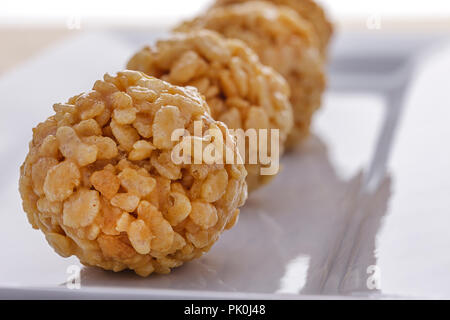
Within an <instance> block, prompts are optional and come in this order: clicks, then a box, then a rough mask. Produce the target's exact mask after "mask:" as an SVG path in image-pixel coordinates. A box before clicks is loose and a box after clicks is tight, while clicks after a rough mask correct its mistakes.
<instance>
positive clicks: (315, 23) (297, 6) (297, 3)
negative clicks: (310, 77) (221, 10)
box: [214, 0, 333, 57]
mask: <svg viewBox="0 0 450 320" xmlns="http://www.w3.org/2000/svg"><path fill="white" fill-rule="evenodd" d="M247 1H249V0H217V1H216V3H215V4H214V6H215V7H219V6H226V5H229V4H235V3H242V2H247ZM267 1H269V2H272V3H274V4H277V5H283V6H288V7H290V8H292V9H294V10H295V11H297V13H298V14H299V15H300V16H301V17H302V18H303V19H305V20H306V21H308V22H309V23H311V26H312V27H313V29H314V32H315V33H316V35H317V36H318V39H319V48H320V51H321V52H322V55H323V56H324V57H325V56H326V53H327V48H328V44H329V42H330V38H331V36H332V35H333V25H332V24H331V22H330V21H329V19H328V18H327V15H326V13H325V11H324V10H323V8H322V7H321V6H320V5H319V4H317V3H316V2H315V1H314V0H267Z"/></svg>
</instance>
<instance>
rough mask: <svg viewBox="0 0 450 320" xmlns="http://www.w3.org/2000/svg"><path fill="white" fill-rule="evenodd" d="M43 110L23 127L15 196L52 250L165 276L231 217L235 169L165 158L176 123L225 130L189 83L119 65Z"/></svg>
mask: <svg viewBox="0 0 450 320" xmlns="http://www.w3.org/2000/svg"><path fill="white" fill-rule="evenodd" d="M53 108H54V110H55V115H53V116H51V117H49V118H48V119H47V120H46V121H45V122H42V123H40V124H39V125H38V126H37V127H36V128H34V129H33V139H32V141H31V142H30V146H29V148H30V150H29V153H28V155H27V157H26V159H25V162H24V164H23V165H22V167H21V169H20V172H21V176H20V194H21V196H22V200H23V208H24V210H25V212H26V213H27V216H28V220H29V222H30V223H31V224H32V226H33V227H34V228H36V229H40V230H41V231H42V232H43V233H44V234H45V237H46V239H47V241H48V243H49V244H50V245H51V246H52V247H53V248H54V249H55V251H56V252H57V253H58V254H60V255H61V256H63V257H69V256H71V255H76V256H77V257H78V258H79V259H80V261H81V262H82V263H83V264H85V265H88V266H97V267H101V268H103V269H107V270H113V271H120V270H124V269H132V270H134V271H135V272H136V273H137V274H138V275H141V276H148V275H149V274H151V273H152V272H157V273H168V272H170V270H171V268H174V267H177V266H180V265H181V264H183V262H185V261H189V260H191V259H194V258H197V257H200V256H201V255H202V254H203V253H204V252H207V251H208V250H209V249H210V247H211V246H212V245H213V243H214V242H215V241H216V240H217V239H218V237H219V235H220V234H221V232H222V231H223V230H224V229H228V228H231V227H232V226H233V224H234V223H235V222H236V220H237V218H238V214H239V209H238V208H239V207H240V206H242V205H243V203H244V201H245V199H246V195H247V189H246V183H245V176H246V171H245V168H244V166H243V165H234V164H216V163H213V164H206V163H199V164H179V165H178V164H175V162H174V161H172V157H171V151H172V150H173V148H174V144H175V142H173V141H172V139H171V132H173V130H175V129H177V128H180V129H182V128H186V130H188V131H187V132H189V134H191V133H192V128H191V127H192V123H193V122H194V121H199V123H200V124H201V125H202V126H203V129H204V130H205V129H207V128H209V129H218V130H220V132H222V134H223V135H224V137H226V136H228V135H229V134H228V129H227V128H226V127H225V125H223V124H222V123H220V122H217V121H214V120H213V119H212V118H211V117H210V115H209V113H208V106H207V104H206V102H205V101H204V99H203V98H202V97H201V96H200V95H199V94H198V92H197V90H196V89H195V88H181V87H177V86H174V85H171V84H169V83H167V82H164V81H162V80H159V79H156V78H153V77H149V76H147V75H144V74H143V73H140V72H136V71H123V72H119V73H117V75H115V76H110V75H108V74H106V75H105V76H104V80H99V81H96V82H95V84H94V87H93V90H92V91H90V92H88V93H84V94H80V95H77V96H75V97H73V98H71V99H69V101H68V102H67V103H64V104H55V105H54V107H53ZM185 138H186V139H187V138H192V139H194V138H196V137H193V136H192V135H188V134H187V135H186V136H185ZM197 138H201V137H197ZM230 139H231V140H230V141H232V138H231V137H230ZM183 141H184V140H183ZM228 147H229V148H231V150H234V152H235V153H236V156H238V154H237V151H236V149H235V148H233V146H230V145H229V146H228Z"/></svg>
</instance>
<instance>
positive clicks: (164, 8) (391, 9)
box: [0, 0, 450, 26]
mask: <svg viewBox="0 0 450 320" xmlns="http://www.w3.org/2000/svg"><path fill="white" fill-rule="evenodd" d="M211 2H212V0H189V1H187V0H163V1H160V0H158V1H155V0H144V1H142V0H127V1H123V0H121V1H116V0H98V1H93V0H65V1H60V0H41V1H35V0H2V2H1V6H0V26H8V25H14V26H17V25H19V26H20V25H33V26H49V25H51V26H58V25H59V26H64V25H65V24H67V21H68V20H70V19H73V18H74V17H75V18H76V19H80V20H81V21H82V23H83V24H84V25H86V26H123V25H126V26H148V25H150V26H165V25H169V24H172V23H174V22H176V21H178V20H180V19H182V18H186V17H189V16H193V15H195V14H196V13H198V12H200V11H202V10H204V9H205V8H206V7H207V6H208V5H209V4H210V3H211ZM319 2H321V3H322V4H323V5H324V6H325V7H326V8H327V11H328V12H329V14H330V16H331V17H332V18H333V20H335V21H337V22H342V21H345V20H355V19H366V18H367V17H369V16H371V15H374V14H376V15H380V16H381V17H382V18H383V19H387V20H392V19H393V20H396V19H399V20H404V19H408V20H414V19H440V20H442V19H448V20H449V21H450V1H448V0H428V1H423V0H410V1H407V0H395V1H392V0H338V1H336V0H321V1H319Z"/></svg>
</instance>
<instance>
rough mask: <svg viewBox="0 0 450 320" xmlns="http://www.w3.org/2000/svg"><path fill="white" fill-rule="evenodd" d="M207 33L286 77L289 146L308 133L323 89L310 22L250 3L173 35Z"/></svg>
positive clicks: (285, 10) (282, 10)
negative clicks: (236, 42) (239, 44)
mask: <svg viewBox="0 0 450 320" xmlns="http://www.w3.org/2000/svg"><path fill="white" fill-rule="evenodd" d="M198 29H210V30H214V31H217V32H219V33H221V34H222V35H224V36H226V37H227V38H236V39H240V40H242V41H244V42H245V43H246V44H247V45H249V46H250V47H251V48H252V49H253V50H254V51H255V52H256V53H257V54H258V56H259V58H260V60H261V62H262V63H264V64H266V65H269V66H271V67H273V68H274V69H275V70H276V71H278V72H279V73H280V74H281V75H283V76H284V77H285V79H286V80H287V82H288V83H289V86H290V88H291V98H290V101H291V104H292V109H293V113H294V127H293V129H292V131H291V133H290V135H289V137H288V139H287V143H286V146H287V147H288V148H290V147H293V146H295V145H296V144H298V143H299V142H301V141H303V140H304V139H305V138H306V137H307V136H308V135H309V129H310V125H311V120H312V117H313V115H314V112H315V111H316V110H317V109H318V108H319V107H320V104H321V96H322V93H323V91H324V89H325V82H326V81H325V75H324V62H323V58H322V55H321V53H320V49H319V41H318V39H317V36H316V34H315V33H314V31H313V29H312V26H311V24H310V23H309V22H308V21H306V20H305V19H303V18H302V17H300V16H299V15H298V13H297V12H296V11H294V10H293V9H291V8H289V7H286V6H277V5H275V4H272V3H270V2H261V1H251V2H244V3H239V4H233V5H228V6H224V7H216V8H212V9H211V10H209V11H208V12H206V13H205V14H204V15H201V16H199V17H197V18H195V19H194V20H192V21H187V22H184V23H182V24H181V25H180V26H178V27H176V28H175V30H176V31H182V32H189V31H191V30H198Z"/></svg>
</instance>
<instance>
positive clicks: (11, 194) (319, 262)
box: [0, 33, 450, 299]
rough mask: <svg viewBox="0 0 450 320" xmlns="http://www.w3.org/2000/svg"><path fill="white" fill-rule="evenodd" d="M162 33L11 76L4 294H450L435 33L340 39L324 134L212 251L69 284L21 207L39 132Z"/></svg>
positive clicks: (93, 40)
mask: <svg viewBox="0 0 450 320" xmlns="http://www.w3.org/2000/svg"><path fill="white" fill-rule="evenodd" d="M155 37H156V35H147V36H146V35H143V34H134V35H130V34H127V33H86V34H82V35H81V36H78V37H74V38H71V39H69V40H67V41H65V42H63V43H61V44H59V45H57V46H55V47H52V48H50V49H48V50H47V51H46V52H44V53H42V54H41V55H39V56H38V57H36V58H34V59H33V60H30V61H29V62H27V63H25V64H24V65H22V66H21V67H19V68H17V69H15V70H14V71H12V72H10V73H8V74H6V75H4V76H3V77H2V78H0V106H1V108H2V109H1V110H2V117H1V118H0V134H1V135H0V152H1V155H2V157H1V158H0V165H1V169H2V175H1V177H2V181H1V184H0V203H1V204H2V210H1V211H0V215H1V218H2V219H1V221H2V231H1V233H0V244H1V250H0V262H1V263H0V297H1V298H21V297H22V298H268V299H273V298H293V299H298V298H336V297H340V298H344V297H363V298H364V297H365V298H367V297H370V298H373V297H397V296H403V297H411V298H412V297H425V298H427V297H450V257H449V256H448V255H447V254H446V253H447V252H448V248H449V245H450V233H449V232H447V228H448V225H449V224H450V196H449V195H450V168H449V164H450V148H449V147H448V139H449V138H450V126H449V125H448V124H447V123H448V119H449V116H450V109H449V108H448V105H447V104H448V101H449V100H450V99H449V98H450V93H449V92H448V88H447V89H446V88H445V83H447V84H448V80H447V75H448V70H450V59H448V58H447V57H446V55H445V54H442V53H441V54H438V55H434V56H432V58H426V57H423V58H421V57H416V54H415V53H419V49H421V48H426V47H427V44H428V42H430V41H431V40H433V41H434V40H435V39H430V38H424V39H416V38H414V39H413V38H405V37H400V36H397V37H395V36H391V37H386V36H380V35H379V34H378V35H369V34H364V35H361V34H359V35H343V36H340V37H338V38H337V40H336V43H335V46H334V50H333V52H332V58H331V67H330V72H331V76H330V89H329V91H328V92H327V93H326V95H325V98H324V104H323V107H322V109H321V110H320V111H319V112H318V114H317V116H316V119H315V124H314V129H313V132H314V134H313V135H312V136H311V138H310V139H309V140H308V141H307V142H306V143H305V144H304V145H303V146H302V147H300V148H298V149H297V150H295V151H293V152H291V153H289V154H287V155H286V156H285V157H284V158H283V160H282V172H281V173H280V174H279V175H278V176H277V177H276V178H275V179H274V181H273V183H272V184H270V185H268V186H267V187H265V188H263V189H261V190H258V191H257V192H255V193H254V194H252V195H251V196H250V198H249V200H248V201H247V203H246V205H245V207H244V208H243V209H242V211H241V216H240V219H239V223H238V224H237V226H236V227H235V228H233V229H232V230H230V231H227V232H225V233H224V234H223V236H222V237H221V239H220V241H218V243H217V244H216V245H215V246H214V247H213V248H212V250H211V251H210V252H209V253H207V254H206V255H204V257H202V258H201V259H198V260H196V261H192V262H190V263H187V264H186V265H184V266H182V267H180V268H178V269H176V270H174V271H173V272H172V273H171V274H170V275H152V276H151V277H148V278H145V279H143V278H140V277H138V276H136V275H134V274H133V273H132V272H121V273H113V272H107V271H103V270H100V269H96V268H82V270H81V288H80V289H78V290H77V289H73V290H71V289H69V288H67V287H66V285H65V283H66V281H67V280H68V279H69V278H68V277H69V276H70V268H69V267H70V266H71V265H76V266H79V263H78V261H77V259H76V258H74V257H72V258H68V259H63V258H61V257H59V256H58V255H56V254H55V253H54V252H53V250H52V249H51V248H50V247H49V246H48V245H47V243H46V241H45V239H44V237H43V235H42V234H41V233H40V232H39V231H35V230H32V229H31V227H30V225H29V224H28V222H27V220H26V216H25V214H24V213H23V210H22V208H21V200H20V196H19V193H18V190H17V189H18V187H17V185H18V178H19V166H20V164H21V163H22V162H23V160H24V158H25V154H26V152H27V144H28V141H29V140H30V138H31V128H32V127H34V126H35V125H36V124H37V123H38V122H40V121H43V120H44V119H45V118H46V117H47V116H49V115H50V114H51V113H52V108H51V107H52V104H53V103H55V102H62V101H65V100H66V99H67V98H68V97H70V96H72V95H75V94H77V93H79V92H82V91H86V90H89V89H90V88H91V87H92V85H93V83H94V81H95V80H96V79H99V78H101V77H102V75H103V74H104V73H105V72H115V71H118V70H120V69H122V68H124V65H125V62H126V60H127V59H128V58H129V57H130V55H131V54H132V53H133V51H135V50H137V49H138V48H139V47H140V44H142V43H145V42H151V41H152V40H153V39H154V38H155ZM398 41H403V42H402V43H403V45H398V46H396V48H397V49H398V48H400V49H401V50H393V49H392V44H393V43H395V44H398ZM370 48H372V49H370ZM443 48H444V47H443ZM442 50H444V52H446V53H447V56H448V53H449V52H450V50H449V49H448V48H446V49H445V48H444V49H442ZM445 50H447V51H445ZM412 53H414V55H412ZM410 58H414V59H410ZM430 61H431V62H430ZM418 66H420V68H418ZM443 70H447V72H444V71H443ZM413 71H415V73H414V72H413ZM408 80H410V81H408ZM408 83H411V85H410V86H407V84H408ZM408 89H409V90H408ZM402 106H404V107H405V108H402ZM402 110H406V116H405V117H402V115H403V113H402ZM399 121H400V122H399ZM396 136H397V139H394V138H395V137H396ZM390 150H392V152H393V153H392V157H389V155H390ZM68 268H69V269H68Z"/></svg>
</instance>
